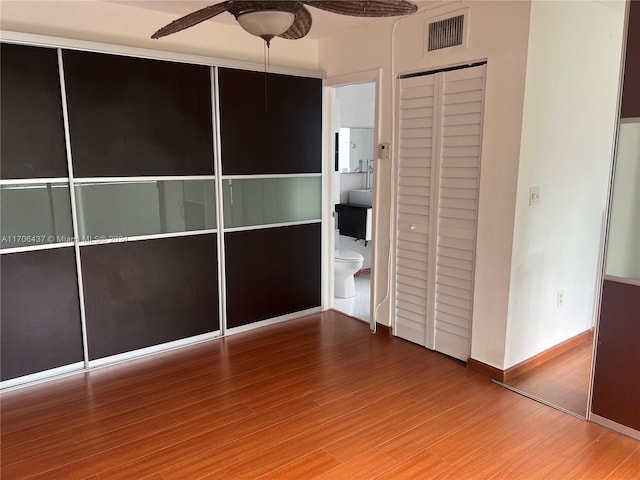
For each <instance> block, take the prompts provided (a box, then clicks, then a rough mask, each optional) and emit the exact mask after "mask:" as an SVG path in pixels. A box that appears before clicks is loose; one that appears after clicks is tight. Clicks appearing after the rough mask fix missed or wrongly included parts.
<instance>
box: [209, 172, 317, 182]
mask: <svg viewBox="0 0 640 480" xmlns="http://www.w3.org/2000/svg"><path fill="white" fill-rule="evenodd" d="M321 176H322V172H321V173H275V174H265V175H222V180H245V179H246V180H252V179H265V178H309V177H321Z"/></svg>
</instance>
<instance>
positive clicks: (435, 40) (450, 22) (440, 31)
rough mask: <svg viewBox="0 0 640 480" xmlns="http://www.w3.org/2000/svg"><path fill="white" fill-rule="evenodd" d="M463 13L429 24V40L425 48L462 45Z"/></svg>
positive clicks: (434, 48)
mask: <svg viewBox="0 0 640 480" xmlns="http://www.w3.org/2000/svg"><path fill="white" fill-rule="evenodd" d="M463 33H464V15H458V16H457V17H451V18H445V19H444V20H439V21H437V22H433V23H430V24H429V42H428V45H427V50H428V51H429V52H431V51H433V50H440V49H442V48H448V47H455V46H456V45H462V43H463V39H464V35H463Z"/></svg>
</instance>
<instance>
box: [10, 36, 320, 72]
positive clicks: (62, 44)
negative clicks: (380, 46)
mask: <svg viewBox="0 0 640 480" xmlns="http://www.w3.org/2000/svg"><path fill="white" fill-rule="evenodd" d="M0 41H3V42H6V43H18V44H23V45H35V46H40V47H51V48H65V49H67V50H81V51H85V52H94V53H108V54H115V55H123V56H127V57H138V58H147V59H151V60H165V61H171V62H179V63H190V64H196V65H205V66H218V67H227V68H238V69H242V70H251V71H257V72H263V71H264V65H263V64H261V63H260V64H259V63H252V62H243V61H239V60H230V59H228V58H216V57H207V56H200V55H187V54H185V53H176V52H168V51H164V50H152V49H148V48H138V47H130V46H125V45H114V44H110V43H100V42H90V41H86V40H76V39H71V38H63V37H54V36H49V35H37V34H31V33H22V32H12V31H7V30H0ZM269 73H280V74H284V75H295V76H300V77H309V78H324V77H325V74H324V72H322V71H320V70H307V69H303V68H292V67H279V66H275V65H274V66H270V67H269Z"/></svg>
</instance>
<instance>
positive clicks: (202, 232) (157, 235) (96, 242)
mask: <svg viewBox="0 0 640 480" xmlns="http://www.w3.org/2000/svg"><path fill="white" fill-rule="evenodd" d="M216 232H217V230H216V229H215V228H211V229H207V230H188V231H186V232H169V233H153V234H149V235H132V236H130V237H128V236H124V235H122V236H119V235H110V236H109V237H108V238H103V239H95V240H80V241H79V242H78V244H79V245H80V246H81V247H86V246H89V245H105V244H108V243H127V242H137V241H139V240H156V239H158V238H174V237H190V236H195V235H207V234H209V233H216Z"/></svg>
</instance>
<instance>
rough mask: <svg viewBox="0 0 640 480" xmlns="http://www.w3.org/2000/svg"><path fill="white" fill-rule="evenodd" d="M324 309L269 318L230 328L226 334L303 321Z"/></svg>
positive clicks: (312, 309)
mask: <svg viewBox="0 0 640 480" xmlns="http://www.w3.org/2000/svg"><path fill="white" fill-rule="evenodd" d="M321 312H322V307H313V308H309V309H307V310H302V311H300V312H293V313H288V314H286V315H281V316H279V317H274V318H269V319H267V320H262V321H260V322H253V323H249V324H247V325H242V326H240V327H234V328H229V329H228V330H227V332H226V336H227V337H228V336H230V335H235V334H237V333H242V332H247V331H250V330H255V329H256V328H260V327H266V326H267V325H274V324H276V323H282V322H288V321H290V320H297V319H302V318H304V317H308V316H309V315H315V314H316V313H321Z"/></svg>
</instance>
